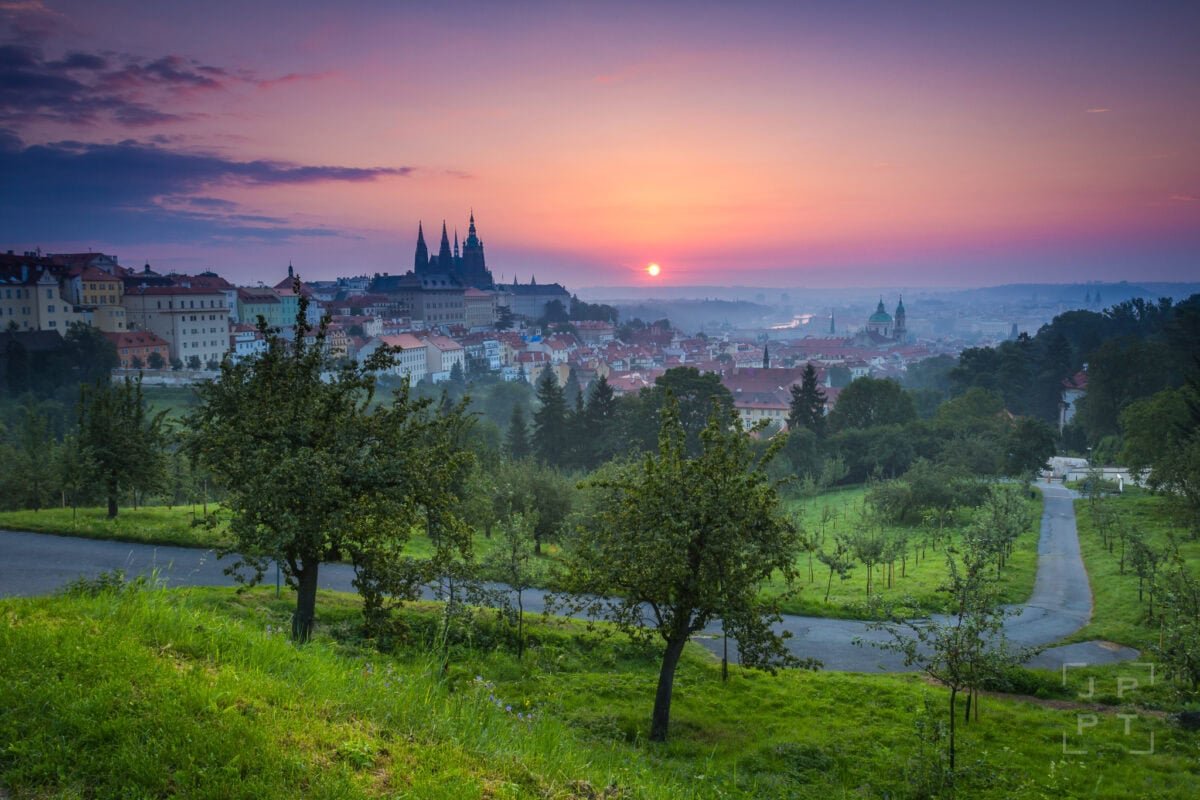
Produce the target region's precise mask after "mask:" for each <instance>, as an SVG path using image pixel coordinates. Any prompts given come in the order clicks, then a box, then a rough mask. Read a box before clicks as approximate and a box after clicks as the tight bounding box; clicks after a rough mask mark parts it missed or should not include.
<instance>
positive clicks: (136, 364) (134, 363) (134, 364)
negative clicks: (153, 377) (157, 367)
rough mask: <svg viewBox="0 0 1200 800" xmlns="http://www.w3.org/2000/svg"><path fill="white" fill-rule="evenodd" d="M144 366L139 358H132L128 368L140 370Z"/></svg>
mask: <svg viewBox="0 0 1200 800" xmlns="http://www.w3.org/2000/svg"><path fill="white" fill-rule="evenodd" d="M145 366H146V364H145V362H143V361H142V359H141V357H140V356H134V357H133V358H131V359H129V367H130V368H131V369H142V368H143V367H145Z"/></svg>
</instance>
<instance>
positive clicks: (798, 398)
mask: <svg viewBox="0 0 1200 800" xmlns="http://www.w3.org/2000/svg"><path fill="white" fill-rule="evenodd" d="M791 392H792V401H791V407H790V409H789V412H788V428H789V429H792V430H795V429H797V428H807V429H808V430H810V431H812V433H813V434H815V435H816V436H817V437H818V438H819V437H821V436H823V435H824V434H825V393H824V392H822V391H821V388H820V386H818V385H817V371H816V370H815V369H814V368H813V365H812V362H811V361H810V362H808V363H807V364H805V365H804V372H803V373H802V374H801V378H800V383H799V384H797V385H793V386H792V390H791Z"/></svg>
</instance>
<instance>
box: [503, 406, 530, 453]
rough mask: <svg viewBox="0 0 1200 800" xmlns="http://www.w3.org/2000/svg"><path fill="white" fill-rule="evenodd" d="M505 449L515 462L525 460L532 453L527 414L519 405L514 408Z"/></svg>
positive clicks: (505, 439)
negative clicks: (526, 420)
mask: <svg viewBox="0 0 1200 800" xmlns="http://www.w3.org/2000/svg"><path fill="white" fill-rule="evenodd" d="M504 449H505V450H507V451H508V457H509V458H511V459H513V460H514V461H516V460H519V459H522V458H525V457H526V456H528V455H529V454H530V452H532V451H531V450H530V447H529V428H528V427H527V426H526V425H525V413H524V412H523V411H522V410H521V406H519V405H514V406H513V410H512V418H511V419H510V420H509V423H508V433H506V434H505V436H504Z"/></svg>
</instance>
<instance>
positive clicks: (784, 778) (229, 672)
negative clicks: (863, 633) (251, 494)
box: [0, 588, 1200, 798]
mask: <svg viewBox="0 0 1200 800" xmlns="http://www.w3.org/2000/svg"><path fill="white" fill-rule="evenodd" d="M321 605H322V609H323V613H322V619H323V620H324V622H325V625H324V626H323V627H322V628H321V629H320V630H319V631H318V635H317V637H316V640H315V641H314V642H313V643H312V644H310V645H309V646H306V647H303V648H299V649H298V648H296V647H295V646H293V645H292V644H290V643H289V642H288V640H287V638H286V636H285V635H284V634H283V632H282V629H284V628H286V622H287V618H288V614H289V611H290V608H289V604H288V603H287V602H286V598H285V600H284V601H275V600H274V598H273V593H272V592H269V591H258V592H251V593H245V594H240V595H239V594H237V593H235V592H233V591H231V590H228V589H203V590H198V589H193V590H156V589H138V588H124V589H119V590H113V589H110V590H107V591H101V592H99V593H97V594H95V595H92V594H91V593H84V594H80V593H76V594H74V595H72V596H65V597H64V596H60V597H53V598H40V599H33V600H9V601H4V602H0V619H2V620H3V624H2V625H0V673H3V674H4V675H5V677H6V680H5V681H3V682H2V683H0V741H4V742H6V743H9V744H8V746H7V747H6V749H4V750H2V751H0V786H3V787H5V789H6V790H7V791H8V792H9V793H10V794H11V796H12V797H14V798H24V797H78V796H94V797H110V796H118V795H119V796H139V797H167V796H178V797H195V798H200V797H293V796H297V795H303V796H310V797H420V798H451V797H453V798H460V797H461V798H483V797H487V798H515V797H540V798H598V797H607V798H617V797H622V798H634V797H637V798H689V797H695V798H706V797H745V798H751V797H752V798H773V797H829V796H842V795H843V794H845V793H847V792H850V793H852V794H854V795H855V796H872V797H874V796H884V795H887V796H892V797H918V796H929V794H930V793H931V792H933V791H934V787H935V784H936V778H937V775H938V774H939V772H938V769H939V766H938V765H939V764H940V761H939V758H938V755H937V753H938V747H937V744H936V742H935V741H934V738H935V737H932V736H931V735H930V732H931V731H937V730H938V729H939V726H938V725H937V724H936V721H935V720H936V719H939V718H940V715H941V714H942V713H943V710H942V709H943V707H944V702H945V695H944V693H943V692H942V691H941V690H940V689H939V688H937V687H933V686H929V685H927V684H925V683H924V682H922V681H921V680H920V679H918V678H916V677H913V676H905V677H886V676H885V677H879V676H861V675H852V674H838V673H809V672H787V673H781V674H780V675H778V676H774V677H772V676H769V675H766V674H763V673H756V672H746V671H742V670H735V671H734V673H733V675H732V677H731V680H730V681H729V683H727V684H722V683H721V681H720V673H719V669H718V668H717V666H716V664H715V663H714V662H713V661H712V659H711V658H710V657H709V656H708V655H707V654H705V653H704V652H703V651H702V650H701V649H700V648H698V647H693V648H689V652H688V653H687V655H686V657H685V661H684V664H683V665H682V667H681V670H680V674H679V678H678V680H677V682H676V692H677V694H676V710H675V715H674V719H673V723H674V724H673V729H672V731H673V732H672V740H671V742H670V743H669V744H667V745H665V746H652V745H650V744H648V743H646V742H645V740H644V732H645V727H646V720H647V716H648V711H649V704H650V698H651V696H652V694H653V686H654V679H655V675H656V661H655V659H654V656H653V654H648V653H646V652H645V651H642V650H640V649H638V648H637V647H635V646H634V645H632V644H631V643H629V642H627V641H625V640H623V639H620V638H619V637H612V638H602V637H600V636H598V635H597V634H595V633H588V632H587V630H586V629H585V628H584V626H582V625H579V624H576V623H568V622H562V621H559V620H550V621H542V622H539V623H538V624H536V625H534V626H533V630H532V640H531V644H532V646H531V648H530V650H529V651H528V652H527V653H526V656H525V658H524V659H523V660H522V661H518V660H517V659H516V658H515V656H514V655H513V653H512V651H511V647H510V641H509V637H508V632H507V630H506V629H505V628H504V627H503V626H498V625H497V623H496V622H495V621H494V620H493V619H492V617H490V615H481V616H480V619H479V620H477V624H476V625H475V626H474V627H473V628H472V629H471V630H472V633H471V634H470V636H469V637H468V636H467V635H466V634H465V633H464V634H462V635H461V636H454V637H452V638H453V644H452V646H451V648H450V650H449V663H448V665H447V666H446V667H445V668H443V665H442V664H441V663H440V662H439V661H437V660H435V659H433V658H432V657H431V655H430V651H431V649H432V648H431V647H430V645H431V644H432V638H431V637H432V631H434V630H436V628H437V625H436V623H437V621H438V619H439V617H438V616H437V609H436V608H431V607H429V606H423V607H421V609H420V610H418V611H414V612H413V613H410V614H409V615H407V617H406V623H407V629H408V634H407V639H406V642H405V643H404V644H402V645H401V646H399V647H397V648H396V649H395V650H394V651H393V652H392V653H391V654H388V655H384V654H381V653H380V652H378V651H377V650H375V649H374V648H372V647H371V646H370V645H369V644H368V643H364V642H362V641H359V640H358V638H357V620H358V617H357V600H356V599H355V598H353V597H351V596H348V595H331V594H330V595H326V594H323V595H322V597H321ZM463 630H464V631H465V630H467V629H466V628H463ZM1056 682H1057V681H1056V677H1055V676H1049V675H1045V676H1032V675H1030V676H1027V677H1026V678H1025V679H1024V686H1023V689H1024V690H1026V691H1029V690H1030V689H1036V690H1037V691H1038V693H1040V694H1049V695H1053V694H1056V693H1057V691H1058V690H1057V689H1056V686H1055V685H1056ZM1126 700H1128V698H1126ZM927 704H928V707H929V708H930V709H932V712H933V713H934V714H935V715H937V716H936V717H930V716H928V715H927V713H926V712H925V711H924V710H923V709H924V708H925V707H926V705H927ZM1120 710H1122V709H1120V708H1117V707H1105V708H1098V707H1093V706H1079V707H1076V706H1075V705H1074V704H1073V703H1072V702H1071V701H1070V700H1069V699H1066V698H1060V699H1057V700H1054V701H1035V700H1033V699H1032V698H1030V699H1024V700H1014V699H1002V698H999V697H988V698H987V699H986V700H985V702H984V704H983V711H982V714H981V716H980V719H979V721H977V722H972V723H970V724H969V725H966V726H963V727H962V728H960V734H961V737H962V738H961V750H960V753H961V755H962V759H963V761H962V763H965V764H967V765H969V766H968V769H967V770H966V771H965V772H964V773H963V777H962V778H960V783H959V789H960V791H961V793H962V796H970V797H983V798H989V797H996V798H1000V797H1005V798H1008V797H1042V796H1046V795H1053V796H1056V797H1072V796H1088V797H1111V798H1118V797H1130V796H1141V797H1164V798H1165V797H1181V798H1182V797H1188V796H1191V791H1192V789H1193V788H1194V786H1195V785H1196V781H1197V780H1200V766H1198V765H1197V762H1196V760H1195V752H1196V748H1197V736H1196V734H1187V733H1182V732H1180V731H1178V729H1176V728H1174V727H1173V726H1172V725H1171V724H1170V723H1169V722H1168V721H1167V720H1166V719H1164V718H1163V715H1161V714H1157V713H1154V712H1142V713H1140V714H1139V715H1138V716H1137V717H1136V719H1135V725H1136V732H1137V733H1138V734H1148V733H1149V732H1150V731H1153V732H1154V734H1155V742H1156V748H1155V749H1156V752H1155V754H1154V755H1152V756H1137V755H1133V754H1132V753H1130V752H1128V751H1129V750H1130V749H1135V748H1132V747H1131V745H1130V744H1129V741H1130V740H1129V739H1127V738H1125V737H1124V736H1123V735H1122V728H1121V725H1122V723H1121V722H1120V720H1118V719H1117V718H1116V717H1115V716H1114V714H1115V713H1116V712H1118V711H1120ZM1123 710H1125V711H1130V710H1131V707H1130V706H1125V707H1124V708H1123ZM1083 711H1086V712H1087V713H1096V714H1097V715H1098V717H1097V718H1098V720H1099V721H1100V722H1101V723H1102V724H1099V725H1097V726H1096V727H1094V728H1090V729H1087V730H1085V731H1084V734H1083V738H1082V739H1081V738H1080V737H1078V736H1076V735H1075V733H1076V730H1077V714H1078V713H1081V712H1083ZM1133 713H1137V712H1136V710H1135V711H1134V712H1133ZM919 731H925V732H926V734H925V735H924V736H921V735H918V732H919ZM1064 734H1068V736H1069V737H1070V740H1071V742H1072V744H1075V742H1076V740H1079V743H1080V744H1082V745H1086V747H1081V748H1078V749H1087V750H1088V751H1089V753H1090V755H1071V756H1069V757H1068V756H1064V755H1063V735H1064Z"/></svg>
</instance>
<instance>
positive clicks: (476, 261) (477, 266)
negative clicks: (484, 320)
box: [460, 211, 494, 289]
mask: <svg viewBox="0 0 1200 800" xmlns="http://www.w3.org/2000/svg"><path fill="white" fill-rule="evenodd" d="M461 264H462V271H461V272H460V278H461V280H462V282H463V285H464V286H474V287H475V288H476V289H491V288H492V286H493V285H494V284H493V281H492V273H491V271H490V270H489V269H488V268H487V262H486V261H485V260H484V257H483V240H482V239H480V238H479V234H478V232H477V231H476V230H475V212H474V211H471V221H470V223H469V225H468V227H467V238H466V240H465V241H464V242H463V248H462V261H461Z"/></svg>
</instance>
